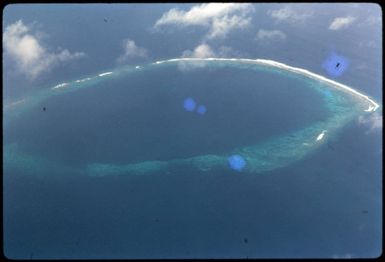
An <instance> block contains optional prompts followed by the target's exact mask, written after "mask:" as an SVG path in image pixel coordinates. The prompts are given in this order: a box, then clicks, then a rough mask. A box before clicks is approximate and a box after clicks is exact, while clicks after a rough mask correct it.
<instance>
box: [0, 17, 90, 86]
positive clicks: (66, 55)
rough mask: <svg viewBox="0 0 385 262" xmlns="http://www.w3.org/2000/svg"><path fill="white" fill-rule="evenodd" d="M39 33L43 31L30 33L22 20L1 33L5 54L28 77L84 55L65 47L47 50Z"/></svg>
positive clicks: (32, 77)
mask: <svg viewBox="0 0 385 262" xmlns="http://www.w3.org/2000/svg"><path fill="white" fill-rule="evenodd" d="M39 35H44V33H43V34H41V33H40V34H39V33H35V34H32V33H31V28H30V27H29V26H27V25H25V24H24V23H23V21H22V20H19V21H17V22H15V23H13V24H11V25H9V26H7V27H6V28H5V30H4V33H3V46H4V51H5V54H6V55H8V56H9V57H10V58H11V59H12V60H13V61H14V62H15V63H16V66H17V68H18V70H19V71H20V72H21V73H23V74H25V75H26V76H27V77H28V78H29V79H35V78H36V77H38V76H39V75H40V74H42V73H43V72H47V71H49V70H51V69H52V68H53V67H55V66H57V65H58V64H60V63H62V62H67V61H71V60H75V59H78V58H82V57H84V56H85V54H84V53H83V52H75V53H71V52H69V51H68V50H67V49H64V50H61V51H60V52H59V53H52V52H49V51H48V50H47V49H46V48H45V47H44V46H43V44H42V43H41V41H40V37H39Z"/></svg>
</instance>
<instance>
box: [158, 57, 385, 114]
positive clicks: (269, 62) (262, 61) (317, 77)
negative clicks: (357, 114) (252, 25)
mask: <svg viewBox="0 0 385 262" xmlns="http://www.w3.org/2000/svg"><path fill="white" fill-rule="evenodd" d="M178 61H238V62H243V63H252V64H259V65H268V66H273V67H277V68H280V69H284V70H287V71H290V72H294V73H297V74H301V75H304V76H307V77H309V78H312V79H315V80H318V81H321V82H324V83H327V84H329V85H330V86H332V87H335V88H341V89H343V90H345V91H347V92H349V93H351V94H352V95H355V96H356V97H359V98H361V99H364V100H366V101H368V102H369V103H370V104H371V105H372V106H370V107H369V108H368V109H366V110H365V111H368V112H372V111H376V110H377V109H378V108H379V107H380V106H379V105H378V104H377V103H376V102H375V101H373V100H372V99H371V98H369V97H368V96H366V95H364V94H362V93H360V92H358V91H357V90H355V89H353V88H351V87H349V86H347V85H344V84H341V83H338V82H336V81H334V80H331V79H329V78H326V77H324V76H321V75H319V74H316V73H313V72H310V71H309V70H306V69H303V68H299V67H294V66H289V65H286V64H283V63H280V62H276V61H273V60H266V59H247V58H214V57H211V58H174V59H169V60H161V61H156V62H155V64H162V63H166V62H178Z"/></svg>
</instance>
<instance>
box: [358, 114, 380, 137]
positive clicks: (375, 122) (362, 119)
mask: <svg viewBox="0 0 385 262" xmlns="http://www.w3.org/2000/svg"><path fill="white" fill-rule="evenodd" d="M358 123H359V124H361V125H365V126H368V127H369V131H368V132H370V131H373V130H374V129H377V128H382V115H380V114H379V113H377V112H375V113H374V114H371V115H369V116H359V117H358Z"/></svg>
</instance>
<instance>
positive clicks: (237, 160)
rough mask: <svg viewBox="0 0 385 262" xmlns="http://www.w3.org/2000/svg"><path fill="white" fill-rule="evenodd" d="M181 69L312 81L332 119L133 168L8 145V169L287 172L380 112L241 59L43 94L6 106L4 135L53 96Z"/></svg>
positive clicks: (309, 75) (282, 67) (320, 83)
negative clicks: (71, 162)
mask: <svg viewBox="0 0 385 262" xmlns="http://www.w3.org/2000/svg"><path fill="white" fill-rule="evenodd" d="M179 63H183V64H184V65H187V66H188V65H191V66H194V65H195V64H196V63H199V65H200V66H201V65H202V63H204V66H211V67H223V66H227V67H234V68H238V69H242V68H248V69H252V70H257V71H261V70H268V71H271V72H274V73H278V74H284V75H286V76H295V77H299V78H302V79H303V80H304V81H309V80H310V81H313V83H314V84H309V87H310V88H312V89H313V90H314V91H315V92H318V93H319V94H320V95H322V96H323V97H324V101H325V103H326V104H325V106H326V108H327V110H328V111H329V117H328V118H327V119H326V120H325V121H319V122H314V123H312V124H311V125H309V126H307V127H305V128H303V129H300V130H296V131H293V132H291V133H286V134H282V135H280V136H277V137H272V138H270V139H268V140H266V141H263V142H262V143H258V144H254V145H248V146H245V147H239V148H234V149H233V150H232V151H231V152H226V153H223V154H203V155H198V156H194V157H190V158H181V159H171V160H168V161H152V160H149V161H143V162H138V163H129V164H120V165H118V164H114V163H88V164H87V165H85V166H84V167H83V168H79V167H76V168H75V167H71V166H68V165H67V164H65V163H59V162H52V161H49V160H47V159H45V158H44V156H38V155H30V154H27V153H25V152H23V151H22V150H21V146H20V145H18V144H15V143H13V144H8V145H4V148H3V152H4V165H5V168H10V169H12V168H17V169H18V170H23V172H25V173H28V174H36V175H42V174H46V172H47V171H51V172H52V170H55V172H56V173H62V174H67V175H68V174H87V175H90V176H106V175H143V174H151V173H153V172H159V171H164V170H167V169H168V168H172V167H183V166H189V167H194V168H196V169H198V170H200V171H210V170H214V169H229V168H233V169H234V170H235V171H237V172H245V173H253V174H260V173H263V172H266V171H270V170H274V169H276V168H281V167H285V166H288V165H290V164H292V163H294V162H296V161H298V160H300V159H302V158H304V157H305V156H306V155H308V154H309V153H311V152H313V151H314V150H316V149H317V148H319V147H320V146H321V145H322V144H323V143H324V142H325V140H327V139H328V137H331V136H337V135H341V134H340V132H339V131H340V130H341V128H342V127H343V126H345V125H346V124H347V123H349V122H350V121H352V120H353V119H354V118H356V117H357V116H359V115H362V114H371V113H373V112H375V111H376V110H378V109H379V108H380V105H379V104H377V103H376V102H375V101H374V100H373V99H371V98H370V97H368V96H366V95H364V94H362V93H360V92H359V91H357V90H355V89H354V88H352V87H349V86H347V85H344V84H341V83H338V82H336V81H334V80H331V79H328V78H326V77H324V76H321V75H318V74H315V73H313V72H310V71H308V70H306V69H302V68H298V67H292V66H289V65H286V64H283V63H280V62H277V61H273V60H265V59H239V58H176V59H169V60H162V61H156V62H154V63H150V64H147V65H141V66H135V67H134V66H125V67H120V68H116V69H113V70H110V71H108V72H104V73H100V74H98V75H96V76H88V77H85V78H81V79H79V80H75V81H71V82H66V83H61V84H58V85H56V86H54V87H51V88H45V89H43V90H41V91H39V92H37V93H36V94H35V95H32V96H29V97H25V98H24V99H22V100H20V101H16V102H12V103H8V104H5V105H4V107H3V116H4V128H5V129H4V130H6V127H7V123H9V121H17V118H18V116H19V115H20V114H22V112H24V111H26V110H28V109H29V108H31V107H35V106H38V105H40V104H41V103H42V102H43V101H44V100H46V99H48V98H49V97H51V96H54V95H60V94H63V93H67V92H74V91H76V90H79V89H81V88H89V87H92V86H94V85H95V84H97V83H100V82H101V81H107V80H108V79H111V78H118V77H122V76H125V75H127V74H133V73H135V72H137V71H139V70H151V69H155V68H157V67H160V66H178V64H179Z"/></svg>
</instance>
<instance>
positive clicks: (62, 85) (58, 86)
mask: <svg viewBox="0 0 385 262" xmlns="http://www.w3.org/2000/svg"><path fill="white" fill-rule="evenodd" d="M67 85H68V83H61V84H58V85H56V86H54V87H52V89H57V88H60V87H64V86H67Z"/></svg>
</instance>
